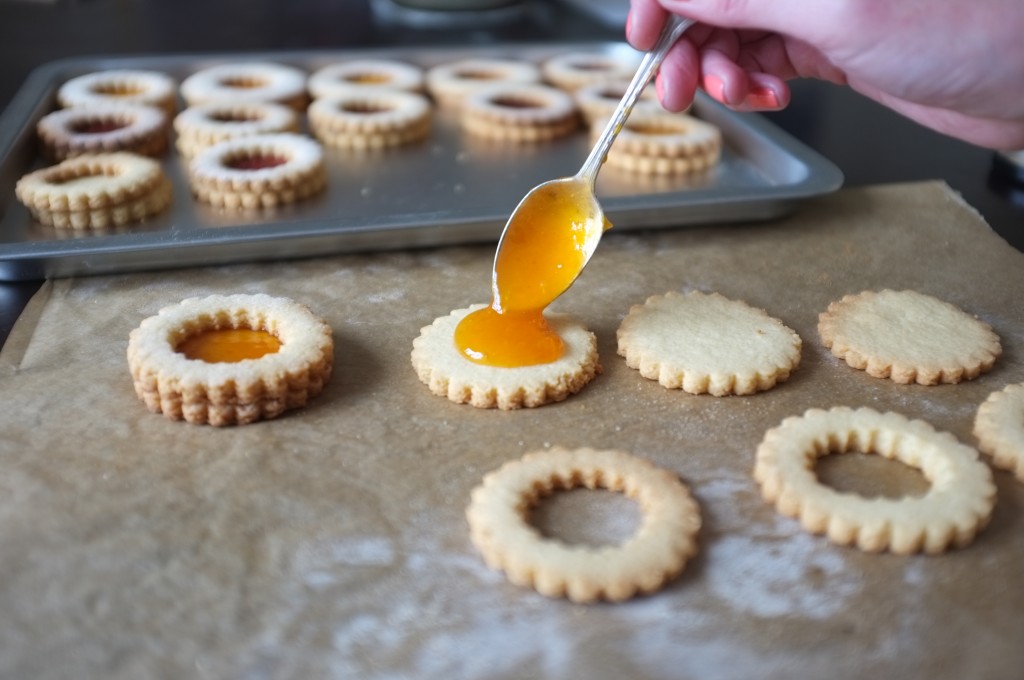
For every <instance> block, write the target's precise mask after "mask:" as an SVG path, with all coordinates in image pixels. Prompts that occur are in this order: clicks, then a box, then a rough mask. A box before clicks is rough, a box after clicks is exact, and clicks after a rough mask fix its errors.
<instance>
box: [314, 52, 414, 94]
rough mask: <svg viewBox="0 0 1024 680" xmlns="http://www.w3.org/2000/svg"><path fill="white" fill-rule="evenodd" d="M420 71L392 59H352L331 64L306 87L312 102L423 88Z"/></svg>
mask: <svg viewBox="0 0 1024 680" xmlns="http://www.w3.org/2000/svg"><path fill="white" fill-rule="evenodd" d="M424 83H425V78H424V74H423V69H422V68H420V67H419V66H414V65H413V64H407V63H405V62H402V61H395V60H393V59H353V60H351V61H344V62H340V63H337V64H330V65H328V66H324V67H323V68H321V69H319V70H317V71H315V72H314V73H313V75H311V76H310V77H309V82H308V83H307V87H308V89H309V93H310V95H312V96H313V98H314V99H318V98H320V97H333V96H336V95H347V94H356V93H360V94H368V93H371V92H374V93H375V92H380V91H381V90H385V91H394V90H402V91H406V92H419V91H421V90H422V89H423V88H424Z"/></svg>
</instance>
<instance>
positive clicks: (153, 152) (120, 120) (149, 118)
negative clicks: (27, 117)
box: [36, 103, 168, 160]
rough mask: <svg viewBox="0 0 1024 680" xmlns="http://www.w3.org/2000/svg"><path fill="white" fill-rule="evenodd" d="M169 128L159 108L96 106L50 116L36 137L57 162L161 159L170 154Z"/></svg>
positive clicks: (37, 130) (130, 105)
mask: <svg viewBox="0 0 1024 680" xmlns="http://www.w3.org/2000/svg"><path fill="white" fill-rule="evenodd" d="M167 127H168V126H167V115H166V114H165V113H164V112H163V110H161V109H159V108H157V107H155V106H146V105H143V104H122V103H118V104H92V105H89V106H76V107H73V108H70V109H60V110H57V111H53V112H51V113H48V114H46V115H45V116H43V117H42V118H40V119H39V122H38V123H36V134H37V136H38V137H39V141H40V143H41V144H42V146H43V151H44V153H45V154H46V155H47V156H49V157H51V158H54V159H56V160H64V159H65V158H73V157H75V156H81V155H82V154H87V153H109V152H113V151H131V152H132V153H137V154H141V155H144V156H158V155H160V154H162V153H163V152H164V151H166V150H167Z"/></svg>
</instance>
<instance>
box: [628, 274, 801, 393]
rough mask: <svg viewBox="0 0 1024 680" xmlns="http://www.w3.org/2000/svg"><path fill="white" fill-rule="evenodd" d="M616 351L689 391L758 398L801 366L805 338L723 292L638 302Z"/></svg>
mask: <svg viewBox="0 0 1024 680" xmlns="http://www.w3.org/2000/svg"><path fill="white" fill-rule="evenodd" d="M616 335H617V338H618V352H619V354H620V355H622V356H623V357H625V358H626V365H628V366H629V367H630V368H635V369H638V370H639V371H640V375H642V376H643V377H645V378H649V379H651V380H657V381H658V382H659V383H660V384H661V385H663V386H664V387H667V388H670V389H682V390H684V391H686V392H689V393H691V394H712V395H714V396H716V397H720V396H725V395H729V394H753V393H754V392H759V391H762V390H767V389H770V388H772V387H774V386H775V385H776V384H777V383H779V382H782V381H784V380H786V379H787V378H788V377H789V375H790V373H791V372H792V371H793V370H795V369H796V367H797V366H798V365H799V363H800V351H801V347H802V342H801V340H800V336H799V335H797V334H796V333H795V332H794V331H793V330H791V329H789V328H787V327H786V326H785V325H784V324H783V323H782V322H781V321H779V320H778V319H775V318H772V317H771V316H769V315H768V314H767V313H766V312H765V311H764V310H761V309H755V308H754V307H751V306H749V305H747V304H746V303H744V302H740V301H738V300H730V299H728V298H726V297H724V296H722V295H719V294H718V293H702V292H699V291H692V292H689V293H685V294H684V293H677V292H674V291H672V292H668V293H665V294H664V295H652V296H651V297H649V298H647V301H646V302H644V303H643V304H640V305H634V306H633V307H632V308H631V309H630V310H629V314H627V315H626V318H625V319H623V320H622V323H621V324H620V326H619V329H618V332H617V334H616Z"/></svg>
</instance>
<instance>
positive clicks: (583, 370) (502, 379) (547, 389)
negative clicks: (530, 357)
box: [412, 305, 601, 410]
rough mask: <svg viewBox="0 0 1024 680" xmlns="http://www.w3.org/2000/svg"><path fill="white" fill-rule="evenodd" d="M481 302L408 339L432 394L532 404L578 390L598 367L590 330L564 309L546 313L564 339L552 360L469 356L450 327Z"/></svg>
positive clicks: (480, 403) (511, 405) (485, 404)
mask: <svg viewBox="0 0 1024 680" xmlns="http://www.w3.org/2000/svg"><path fill="white" fill-rule="evenodd" d="M484 306H485V305H474V306H472V307H468V308H465V309H456V310H455V311H453V312H452V313H451V314H449V315H447V316H442V317H439V318H438V319H436V320H435V321H434V322H433V323H432V324H431V325H429V326H424V327H423V329H422V330H421V331H420V335H419V337H417V338H416V339H415V340H414V341H413V349H412V366H413V369H415V371H416V375H418V376H419V379H420V380H421V381H422V382H423V383H424V384H426V385H427V386H428V387H429V388H430V391H431V392H433V393H434V394H436V395H438V396H442V397H447V398H448V399H449V400H451V401H454V402H456V403H459V404H471V405H472V406H475V407H477V408H499V409H504V410H508V409H518V408H524V407H525V408H532V407H535V406H543V405H544V404H549V403H552V402H556V401H562V400H563V399H565V398H566V397H568V396H569V395H572V394H575V393H577V392H579V391H580V390H582V389H583V388H584V387H585V386H586V385H587V383H589V382H590V381H591V380H592V379H593V378H594V376H596V375H597V374H598V373H599V372H600V371H601V366H600V363H599V362H598V356H597V339H596V338H595V337H594V334H593V333H591V332H590V331H588V330H587V329H586V328H585V327H584V326H583V325H582V324H580V323H579V322H577V321H574V320H573V319H571V318H570V317H568V316H566V315H564V314H551V313H549V314H547V315H545V318H546V319H547V321H548V323H549V324H550V325H551V327H552V328H553V329H554V330H555V332H557V333H558V335H559V336H561V338H562V341H563V342H564V344H565V352H564V353H563V355H562V356H561V358H559V359H557V360H556V361H552V362H551V363H546V364H537V365H533V366H519V367H514V368H504V367H496V366H487V365H484V364H479V363H475V362H473V361H470V360H469V359H467V358H466V357H464V356H462V355H461V354H460V353H459V350H458V348H457V347H456V345H455V341H454V336H455V327H456V326H457V325H458V324H459V322H460V321H462V319H463V318H464V317H465V316H466V315H467V314H469V313H470V312H473V311H476V310H477V309H481V308H483V307H484Z"/></svg>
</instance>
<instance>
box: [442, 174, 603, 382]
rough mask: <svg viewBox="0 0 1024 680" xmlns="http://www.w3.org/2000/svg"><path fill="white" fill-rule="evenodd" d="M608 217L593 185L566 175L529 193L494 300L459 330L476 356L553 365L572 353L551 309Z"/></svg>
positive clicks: (502, 251)
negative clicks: (550, 320)
mask: <svg viewBox="0 0 1024 680" xmlns="http://www.w3.org/2000/svg"><path fill="white" fill-rule="evenodd" d="M609 226H611V225H610V224H608V223H607V221H606V220H604V217H603V215H602V214H601V210H600V207H599V206H598V205H597V202H596V200H595V199H594V197H593V194H592V192H591V191H590V188H589V187H588V186H587V185H586V184H584V183H583V182H581V181H576V180H562V181H559V182H551V183H548V184H545V185H542V186H541V187H539V188H538V189H537V190H535V191H533V192H531V193H530V194H527V196H526V198H524V199H523V202H522V203H521V204H520V205H519V207H518V208H517V209H516V212H515V213H514V215H513V217H512V219H511V221H510V222H509V224H508V226H507V227H506V229H505V233H504V235H503V237H502V240H501V244H500V245H499V248H498V253H497V256H496V257H495V262H494V278H493V281H492V286H491V287H492V298H491V304H490V306H489V307H485V308H483V309H480V310H478V311H476V312H473V313H471V314H469V315H468V316H466V318H464V319H463V320H462V321H461V322H460V323H459V325H458V326H457V327H456V329H455V345H456V346H457V347H458V349H459V351H460V352H461V353H462V355H463V356H465V357H466V358H467V359H469V360H470V361H474V362H476V363H480V364H485V365H487V366H499V367H503V368H511V367H516V366H531V365H534V364H546V363H550V362H552V361H555V360H557V359H558V358H559V357H561V356H562V354H563V352H564V351H565V344H564V343H563V341H562V338H561V337H560V336H559V335H558V333H556V332H555V331H554V330H553V329H552V328H551V326H550V325H549V324H548V322H547V320H546V319H545V318H544V314H543V312H544V309H545V308H546V307H547V306H548V305H549V304H551V302H553V301H554V300H555V298H557V297H558V296H559V295H561V294H562V293H564V292H565V291H566V290H568V288H569V286H571V285H572V283H573V281H575V280H576V277H577V276H578V275H579V273H580V271H581V270H582V269H583V267H584V265H586V263H587V259H588V258H589V254H590V253H589V251H588V247H590V248H591V249H592V246H593V243H594V241H595V240H596V237H593V236H592V235H593V234H594V232H595V230H597V233H598V234H600V231H601V230H604V229H605V228H607V227H609Z"/></svg>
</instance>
